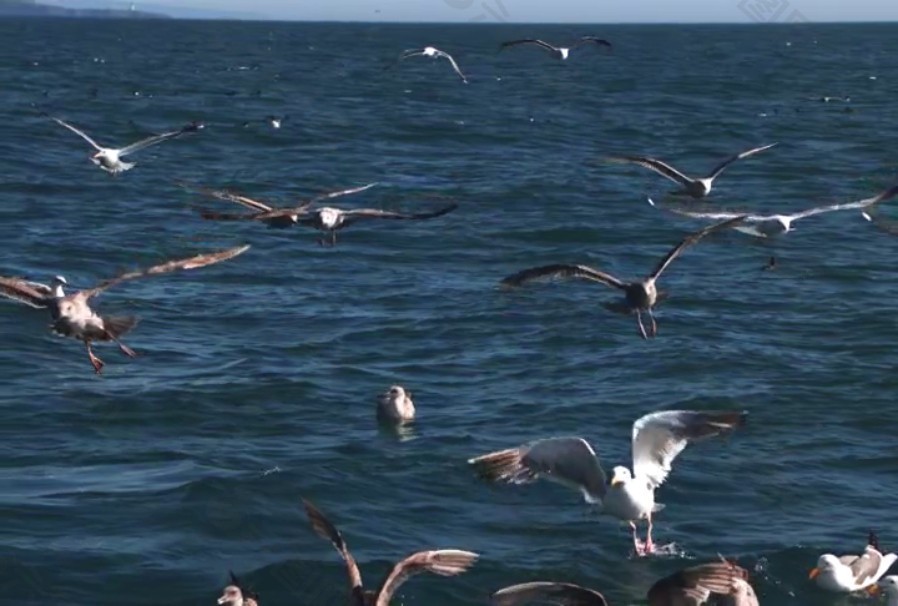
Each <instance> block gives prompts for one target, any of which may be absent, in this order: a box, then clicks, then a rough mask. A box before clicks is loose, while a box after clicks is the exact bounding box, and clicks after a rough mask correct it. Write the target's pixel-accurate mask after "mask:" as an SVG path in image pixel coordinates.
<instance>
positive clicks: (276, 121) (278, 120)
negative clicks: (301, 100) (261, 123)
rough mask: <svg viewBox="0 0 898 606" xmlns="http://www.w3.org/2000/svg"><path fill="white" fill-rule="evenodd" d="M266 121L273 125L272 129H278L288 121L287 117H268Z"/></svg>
mask: <svg viewBox="0 0 898 606" xmlns="http://www.w3.org/2000/svg"><path fill="white" fill-rule="evenodd" d="M265 120H266V121H267V122H268V124H270V125H271V128H274V129H278V128H280V127H281V126H282V125H283V124H284V122H285V121H286V120H287V116H266V117H265Z"/></svg>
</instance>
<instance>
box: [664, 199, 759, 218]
mask: <svg viewBox="0 0 898 606" xmlns="http://www.w3.org/2000/svg"><path fill="white" fill-rule="evenodd" d="M648 203H649V204H650V205H652V206H654V207H655V208H660V209H661V210H666V211H668V212H672V213H674V214H675V215H681V216H683V217H690V218H692V219H708V220H711V221H729V220H730V219H735V218H737V217H744V218H745V221H746V222H752V221H763V220H765V219H769V218H771V217H766V216H762V215H753V214H751V213H749V212H746V211H739V210H726V209H721V208H720V207H717V206H712V205H705V206H701V205H696V204H691V205H689V206H688V207H683V206H679V205H675V204H660V205H659V204H657V203H656V202H655V201H654V200H652V199H651V198H648Z"/></svg>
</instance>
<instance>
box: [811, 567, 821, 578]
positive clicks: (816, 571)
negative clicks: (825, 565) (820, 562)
mask: <svg viewBox="0 0 898 606" xmlns="http://www.w3.org/2000/svg"><path fill="white" fill-rule="evenodd" d="M818 574H820V569H819V568H812V569H811V572H810V573H808V578H809V579H816V578H817V575H818Z"/></svg>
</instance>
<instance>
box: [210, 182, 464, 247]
mask: <svg viewBox="0 0 898 606" xmlns="http://www.w3.org/2000/svg"><path fill="white" fill-rule="evenodd" d="M367 187H370V186H366V187H365V188H359V189H357V190H356V191H359V190H360V189H367ZM313 202H314V201H313ZM313 202H307V203H305V204H303V205H302V206H297V207H294V208H272V209H270V210H267V211H265V210H259V211H257V212H255V213H243V214H240V213H219V212H213V211H209V210H201V211H200V216H201V217H203V218H204V219H209V220H214V221H262V222H264V223H267V224H268V225H269V226H276V227H287V226H290V225H305V226H307V227H312V228H314V229H317V230H319V231H323V232H326V233H328V234H330V240H329V241H327V240H325V239H324V238H321V239H319V240H318V243H319V244H321V245H322V246H324V245H325V244H330V245H331V246H334V245H336V243H337V232H338V231H339V230H341V229H344V228H346V227H348V226H349V225H352V224H353V223H357V222H359V221H363V220H366V219H392V220H405V221H410V220H424V219H434V218H436V217H442V216H443V215H445V214H448V213H450V212H452V211H453V210H455V209H456V208H458V204H455V203H452V204H449V205H446V206H443V207H441V208H438V209H436V210H434V211H430V212H423V213H400V212H394V211H389V210H380V209H377V208H356V209H342V208H334V207H331V206H323V207H321V208H316V209H309V206H311V204H312V203H313Z"/></svg>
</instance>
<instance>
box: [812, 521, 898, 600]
mask: <svg viewBox="0 0 898 606" xmlns="http://www.w3.org/2000/svg"><path fill="white" fill-rule="evenodd" d="M867 542H868V545H867V547H866V548H865V549H864V553H863V554H862V555H859V556H857V555H845V556H841V557H836V556H834V555H833V554H831V553H825V554H823V555H822V556H820V558H819V559H818V560H817V566H816V567H815V568H813V569H812V570H811V572H810V574H809V575H808V577H809V578H811V579H814V581H815V582H816V583H817V586H818V587H820V588H822V589H825V590H827V591H832V592H836V593H851V592H854V591H862V590H864V589H867V588H870V587H873V586H875V585H876V583H877V581H879V579H880V578H881V577H882V576H883V575H885V573H887V572H888V571H889V568H891V567H892V564H894V563H895V561H896V560H898V555H895V554H894V553H890V554H887V555H883V553H882V552H881V551H879V542H878V540H877V538H876V535H875V534H874V533H872V532H871V533H870V537H869V539H868V541H867Z"/></svg>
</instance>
